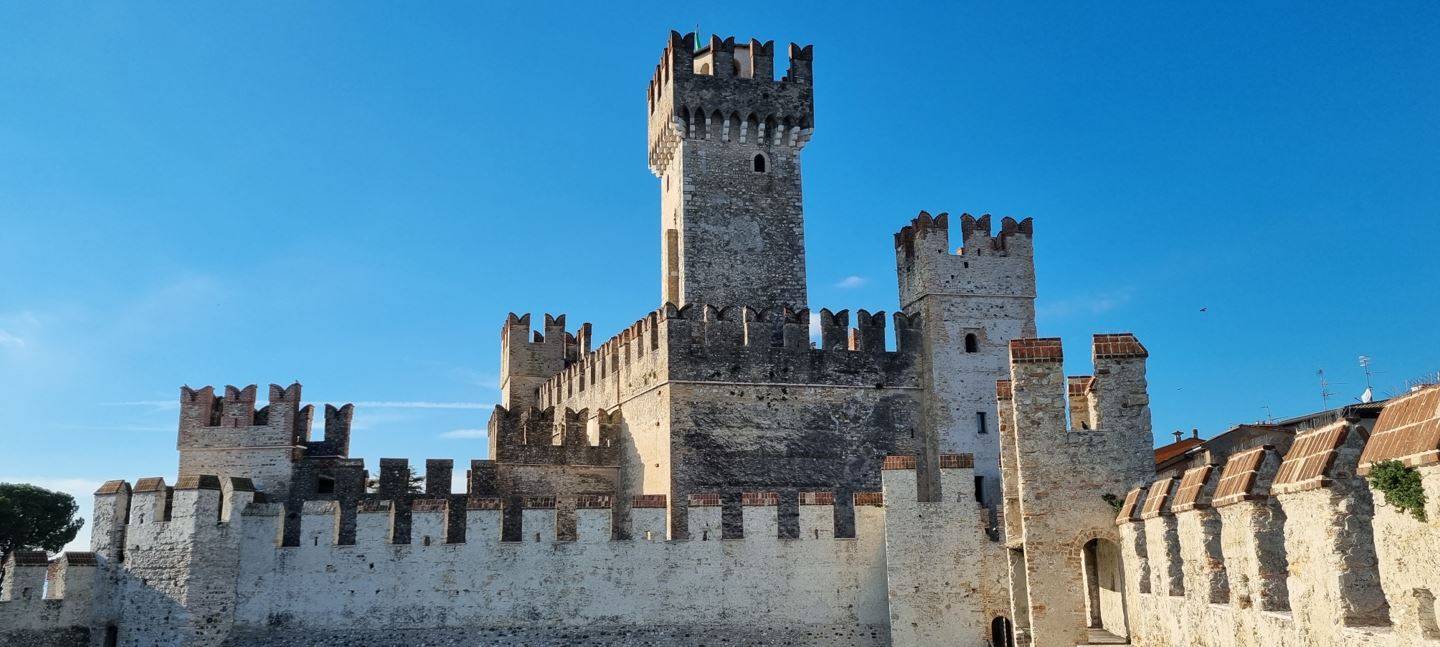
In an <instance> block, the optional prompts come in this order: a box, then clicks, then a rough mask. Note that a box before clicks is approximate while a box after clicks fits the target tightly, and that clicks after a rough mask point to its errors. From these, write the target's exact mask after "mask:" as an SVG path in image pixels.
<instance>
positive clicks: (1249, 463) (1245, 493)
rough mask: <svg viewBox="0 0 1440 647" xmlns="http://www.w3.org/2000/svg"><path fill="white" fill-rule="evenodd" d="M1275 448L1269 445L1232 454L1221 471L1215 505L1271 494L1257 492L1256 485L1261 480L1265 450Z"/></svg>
mask: <svg viewBox="0 0 1440 647" xmlns="http://www.w3.org/2000/svg"><path fill="white" fill-rule="evenodd" d="M1274 449H1275V448H1274V447H1270V446H1268V445H1267V446H1265V447H1256V448H1254V449H1247V450H1245V451H1243V452H1238V453H1235V454H1231V455H1230V459H1229V460H1227V461H1225V469H1224V470H1222V471H1221V472H1220V484H1219V485H1217V486H1216V487H1215V501H1214V505H1216V506H1225V505H1231V504H1234V503H1239V502H1241V501H1249V500H1252V499H1263V498H1265V497H1267V496H1269V494H1268V493H1262V492H1256V491H1255V485H1256V483H1258V482H1259V481H1260V479H1259V478H1258V477H1259V475H1260V465H1261V463H1263V462H1264V460H1265V452H1266V451H1270V450H1274Z"/></svg>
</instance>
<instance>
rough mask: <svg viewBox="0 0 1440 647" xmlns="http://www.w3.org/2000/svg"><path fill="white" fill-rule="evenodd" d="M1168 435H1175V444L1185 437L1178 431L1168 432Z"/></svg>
mask: <svg viewBox="0 0 1440 647" xmlns="http://www.w3.org/2000/svg"><path fill="white" fill-rule="evenodd" d="M1170 433H1172V434H1175V442H1177V443H1178V442H1180V440H1181V439H1182V438H1184V437H1185V434H1183V433H1180V430H1179V429H1176V430H1175V431H1172V432H1170Z"/></svg>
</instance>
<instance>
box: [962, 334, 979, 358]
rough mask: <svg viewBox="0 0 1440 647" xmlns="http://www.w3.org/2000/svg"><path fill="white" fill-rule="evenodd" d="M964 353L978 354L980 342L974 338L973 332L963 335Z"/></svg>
mask: <svg viewBox="0 0 1440 647" xmlns="http://www.w3.org/2000/svg"><path fill="white" fill-rule="evenodd" d="M965 352H967V353H978V352H980V340H979V339H978V338H977V337H975V333H973V332H972V333H969V334H967V335H965Z"/></svg>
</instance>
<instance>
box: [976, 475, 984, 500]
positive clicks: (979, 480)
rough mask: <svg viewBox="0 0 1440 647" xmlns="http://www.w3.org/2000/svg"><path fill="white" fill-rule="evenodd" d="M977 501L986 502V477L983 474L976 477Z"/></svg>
mask: <svg viewBox="0 0 1440 647" xmlns="http://www.w3.org/2000/svg"><path fill="white" fill-rule="evenodd" d="M975 502H976V503H984V502H985V477H983V476H976V477H975Z"/></svg>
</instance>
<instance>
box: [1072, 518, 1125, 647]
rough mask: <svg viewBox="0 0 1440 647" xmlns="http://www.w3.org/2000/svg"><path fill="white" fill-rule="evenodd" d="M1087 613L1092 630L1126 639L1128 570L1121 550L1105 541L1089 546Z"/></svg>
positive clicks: (1086, 550) (1095, 540)
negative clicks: (1121, 557) (1126, 580)
mask: <svg viewBox="0 0 1440 647" xmlns="http://www.w3.org/2000/svg"><path fill="white" fill-rule="evenodd" d="M1083 567H1084V569H1085V610H1086V612H1087V618H1088V623H1087V624H1088V626H1089V627H1090V628H1091V629H1098V630H1103V631H1105V632H1108V633H1110V634H1113V635H1115V636H1117V637H1119V638H1126V637H1128V636H1129V634H1130V631H1129V628H1128V627H1127V625H1126V622H1125V569H1124V562H1122V561H1121V559H1120V546H1119V545H1117V544H1116V543H1115V542H1113V541H1110V540H1108V539H1103V538H1095V539H1091V540H1090V541H1088V542H1085V551H1084V566H1083Z"/></svg>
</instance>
